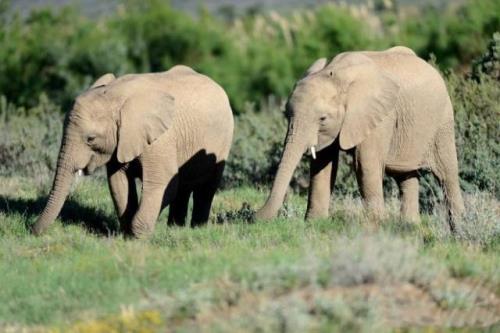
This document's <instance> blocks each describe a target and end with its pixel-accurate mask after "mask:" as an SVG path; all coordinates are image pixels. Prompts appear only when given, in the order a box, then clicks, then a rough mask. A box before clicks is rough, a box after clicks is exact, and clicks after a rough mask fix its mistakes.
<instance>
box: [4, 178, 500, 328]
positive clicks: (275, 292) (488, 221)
mask: <svg viewBox="0 0 500 333" xmlns="http://www.w3.org/2000/svg"><path fill="white" fill-rule="evenodd" d="M0 181H1V182H2V184H3V187H2V189H1V190H0V197H1V199H0V205H1V206H0V207H1V210H0V211H1V213H0V219H2V223H1V224H0V256H1V257H0V285H2V288H0V299H1V300H3V301H2V302H0V318H1V320H0V330H2V329H8V328H16V329H18V330H21V329H22V328H26V327H45V328H53V329H59V330H60V331H61V332H66V331H68V330H69V331H75V332H106V331H109V330H110V329H112V328H113V329H117V330H118V331H123V332H126V331H132V330H134V328H135V329H136V330H137V331H139V329H138V328H139V327H141V328H144V329H146V328H148V327H149V328H150V331H152V332H156V331H158V332H161V331H164V330H166V329H170V330H172V331H173V330H181V331H182V330H187V331H200V330H205V331H212V330H218V331H225V332H234V331H235V330H241V329H243V330H245V331H259V330H261V331H276V330H278V328H279V327H285V329H284V330H285V331H287V332H295V331H297V332H303V331H305V330H312V329H319V330H321V329H323V330H331V329H333V330H338V331H342V332H344V331H359V330H363V331H373V329H374V327H375V328H376V330H377V331H386V330H387V327H388V326H393V325H396V326H399V325H403V326H405V325H410V326H414V325H423V326H435V325H438V326H442V325H450V326H458V327H460V326H472V327H474V326H477V325H480V326H484V325H491V324H493V323H494V322H495V320H498V316H499V315H500V313H498V310H495V309H498V308H497V307H496V308H495V306H494V304H498V302H499V299H498V298H497V297H498V296H495V293H498V292H499V291H500V290H499V287H500V271H499V270H498V267H499V264H500V262H499V259H498V251H499V250H500V242H499V240H500V238H499V235H500V229H499V228H498V224H495V223H496V217H497V214H498V212H497V209H498V202H497V201H496V200H495V199H494V198H492V197H491V196H488V195H480V196H467V201H468V202H467V204H468V206H469V215H468V220H467V223H465V224H464V225H463V226H462V229H461V232H460V237H458V238H455V237H452V236H450V235H449V233H448V231H447V228H446V224H445V223H444V222H443V216H429V217H425V218H424V220H423V223H422V224H419V225H411V224H406V223H404V222H402V221H399V220H398V218H397V217H396V213H397V208H396V207H395V205H396V202H395V201H390V202H389V206H390V207H391V208H390V210H391V213H390V216H388V218H387V220H386V221H382V222H380V223H374V222H372V221H370V220H369V219H367V218H366V217H364V215H363V212H362V206H361V204H360V202H359V200H353V199H349V198H346V199H341V200H339V201H336V202H335V204H334V207H333V210H334V217H333V218H332V219H324V220H317V221H313V222H308V223H304V222H303V221H302V216H303V214H304V211H305V201H306V200H305V198H304V197H301V196H298V195H292V196H291V197H290V198H289V200H288V204H287V207H286V210H284V211H283V212H282V214H283V217H281V218H278V219H276V220H275V221H273V223H256V224H254V223H251V222H249V221H248V218H247V217H248V216H247V215H248V208H245V205H244V203H247V204H246V205H249V206H250V207H256V206H258V205H259V204H261V203H262V201H263V200H264V197H265V193H264V192H263V191H258V190H255V189H251V188H238V189H233V190H226V191H223V192H221V193H220V194H219V195H218V196H217V198H216V201H215V203H214V212H213V217H212V222H211V224H209V225H208V226H206V227H203V228H197V229H191V228H169V227H167V226H166V214H162V216H161V218H160V220H159V221H158V224H157V230H156V232H155V235H154V237H153V238H152V239H150V240H143V241H141V240H124V239H123V238H122V237H121V236H117V235H115V236H107V235H112V234H113V233H114V231H115V230H116V225H115V222H114V221H115V216H114V212H113V206H112V203H111V200H110V197H109V195H108V193H107V192H108V191H107V188H106V185H105V184H104V183H103V182H101V181H98V180H92V179H88V180H82V181H80V182H78V183H77V185H76V186H75V189H74V191H73V194H72V196H71V197H70V199H69V203H68V205H66V208H65V209H64V211H63V213H62V217H61V218H60V219H59V221H58V222H57V223H56V224H55V225H54V227H52V228H51V230H50V232H49V233H48V234H46V235H44V236H42V237H34V236H32V235H30V234H29V232H28V226H29V225H31V224H32V223H33V222H34V221H35V219H36V217H37V213H38V211H39V208H41V206H42V205H43V203H44V202H43V198H42V199H41V194H42V193H44V191H45V189H46V188H47V187H48V185H47V186H45V188H41V189H39V190H37V187H36V186H34V185H35V184H34V183H33V182H32V181H26V180H21V179H20V178H16V177H14V178H8V179H7V178H2V179H0ZM242 207H243V209H242ZM97 225H98V226H101V227H102V228H101V229H96V228H95V227H96V226H97ZM104 227H105V228H104ZM497 295H498V294H497ZM400 300H404V302H403V303H401V304H402V305H398V307H399V306H402V307H403V308H402V311H401V313H400V314H399V315H398V312H397V311H398V310H395V309H393V310H391V308H393V307H395V306H396V305H397V304H398V302H401V301H400ZM495 302H496V303H495ZM419 304H420V305H419ZM395 311H396V312H395ZM33 325H35V326H33ZM37 325H38V326H37ZM39 325H42V326H39ZM387 325H388V326H387Z"/></svg>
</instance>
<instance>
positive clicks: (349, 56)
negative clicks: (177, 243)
mask: <svg viewBox="0 0 500 333" xmlns="http://www.w3.org/2000/svg"><path fill="white" fill-rule="evenodd" d="M286 112H287V117H288V121H289V123H288V132H287V135H286V140H285V148H284V152H283V155H282V158H281V161H280V164H279V168H278V171H277V174H276V177H275V179H274V183H273V187H272V190H271V193H270V195H269V197H268V199H267V202H266V203H265V205H264V206H263V207H262V208H261V209H260V210H259V211H258V212H257V218H259V219H269V218H272V217H274V216H276V214H277V212H278V210H279V208H280V206H281V205H282V203H283V200H284V197H285V193H286V189H287V187H288V184H289V182H290V179H291V177H292V175H293V172H294V170H295V168H296V167H297V164H298V163H299V161H300V159H301V157H302V155H303V154H304V152H306V151H307V150H310V152H311V155H312V159H311V164H310V175H311V181H310V189H309V199H308V205H307V213H306V218H316V217H325V216H327V215H328V208H329V202H330V194H331V191H332V188H333V186H334V183H335V176H336V173H337V166H338V155H339V150H346V151H349V152H352V153H353V156H354V167H355V171H356V176H357V180H358V185H359V188H360V192H361V195H362V197H363V199H364V203H365V206H366V207H367V208H368V209H369V210H370V211H371V212H373V213H375V215H378V216H380V215H381V214H382V213H383V208H384V207H383V206H384V198H383V190H382V180H383V175H384V172H385V173H387V174H388V175H391V176H393V177H394V178H395V179H396V181H397V183H398V185H399V188H400V193H401V197H402V198H401V199H402V203H401V213H402V215H403V217H405V218H407V219H410V220H418V219H419V207H418V191H419V190H418V187H419V180H418V171H419V169H422V168H429V169H430V170H431V171H432V172H433V173H434V175H435V176H436V177H437V178H438V179H439V181H440V183H441V184H442V186H443V188H444V192H445V196H446V199H447V207H448V211H449V215H450V217H451V218H450V227H451V228H452V229H453V226H454V223H453V221H454V219H455V218H456V217H458V216H459V215H460V214H461V213H462V212H463V210H464V204H463V200H462V195H461V192H460V188H459V181H458V166H457V154H456V147H455V135H454V120H453V107H452V104H451V101H450V97H449V95H448V92H447V90H446V86H445V83H444V81H443V79H442V78H441V76H440V75H439V73H438V72H437V71H436V70H435V69H434V68H433V67H432V66H431V65H429V64H428V63H426V62H425V61H423V60H422V59H420V58H419V57H417V56H416V55H415V53H414V52H413V51H412V50H410V49H409V48H406V47H402V46H397V47H393V48H391V49H388V50H385V51H381V52H348V53H342V54H339V55H338V56H336V57H335V58H334V59H333V60H332V61H331V62H330V63H327V61H326V59H319V60H317V61H316V62H315V63H314V64H313V65H312V66H311V67H310V68H309V69H308V71H307V72H306V74H305V76H304V77H303V78H302V79H300V80H299V81H298V82H297V83H296V84H295V87H294V90H293V92H292V94H291V95H290V97H289V99H288V103H287V110H286Z"/></svg>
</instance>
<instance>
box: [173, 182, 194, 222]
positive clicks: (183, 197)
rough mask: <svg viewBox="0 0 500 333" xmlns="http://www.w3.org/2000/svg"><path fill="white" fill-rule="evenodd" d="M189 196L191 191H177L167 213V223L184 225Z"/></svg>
mask: <svg viewBox="0 0 500 333" xmlns="http://www.w3.org/2000/svg"><path fill="white" fill-rule="evenodd" d="M190 196H191V191H181V190H178V191H177V195H176V197H175V200H174V201H173V202H172V203H171V204H170V211H169V214H168V224H169V225H177V226H184V225H186V216H187V210H188V204H189V197H190Z"/></svg>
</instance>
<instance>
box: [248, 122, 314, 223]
mask: <svg viewBox="0 0 500 333" xmlns="http://www.w3.org/2000/svg"><path fill="white" fill-rule="evenodd" d="M297 123H299V122H297V121H294V122H293V123H292V122H291V126H289V128H288V133H287V136H286V140H285V149H284V151H283V155H282V156H281V160H280V164H279V167H278V172H277V173H276V177H275V178H274V182H273V187H272V189H271V193H270V194H269V197H268V199H267V201H266V203H265V204H264V206H263V207H262V208H261V209H260V210H259V211H257V213H256V218H257V219H259V220H268V219H271V218H273V217H276V215H277V214H278V210H279V209H280V207H281V205H282V204H283V201H284V200H285V195H286V191H287V188H288V185H289V184H290V181H291V179H292V176H293V173H294V171H295V169H296V168H297V165H298V164H299V162H300V159H301V158H302V155H303V154H304V152H305V150H306V148H307V147H308V145H307V143H308V140H304V138H306V137H307V134H308V133H309V131H307V129H306V128H304V127H303V126H300V127H297ZM294 128H295V129H296V130H294Z"/></svg>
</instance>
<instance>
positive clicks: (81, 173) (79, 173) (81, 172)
mask: <svg viewBox="0 0 500 333" xmlns="http://www.w3.org/2000/svg"><path fill="white" fill-rule="evenodd" d="M76 173H77V175H78V176H80V177H81V176H83V171H82V169H80V170H78V171H77V172H76Z"/></svg>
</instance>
